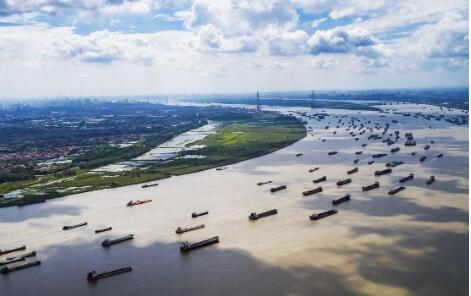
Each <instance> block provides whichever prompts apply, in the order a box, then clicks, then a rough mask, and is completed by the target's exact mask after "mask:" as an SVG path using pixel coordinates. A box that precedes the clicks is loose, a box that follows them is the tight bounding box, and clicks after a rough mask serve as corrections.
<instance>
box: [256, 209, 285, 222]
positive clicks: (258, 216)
mask: <svg viewBox="0 0 471 296" xmlns="http://www.w3.org/2000/svg"><path fill="white" fill-rule="evenodd" d="M275 214H278V210H277V209H273V210H269V211H265V212H261V213H259V214H257V213H255V212H254V213H250V215H249V219H250V220H253V221H255V220H258V219H260V218H263V217H268V216H271V215H275Z"/></svg>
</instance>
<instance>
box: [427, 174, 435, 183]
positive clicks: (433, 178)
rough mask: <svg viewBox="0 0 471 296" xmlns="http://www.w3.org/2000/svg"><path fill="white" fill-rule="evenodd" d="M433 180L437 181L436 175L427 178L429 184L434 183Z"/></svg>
mask: <svg viewBox="0 0 471 296" xmlns="http://www.w3.org/2000/svg"><path fill="white" fill-rule="evenodd" d="M433 182H435V176H433V175H432V176H430V178H429V179H428V180H427V185H430V184H432V183H433Z"/></svg>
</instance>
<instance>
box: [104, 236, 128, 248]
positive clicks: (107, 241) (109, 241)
mask: <svg viewBox="0 0 471 296" xmlns="http://www.w3.org/2000/svg"><path fill="white" fill-rule="evenodd" d="M131 239H134V234H129V235H126V236H123V237H120V238H116V239H105V240H104V241H103V242H102V243H101V245H102V246H103V247H109V246H111V245H114V244H119V243H122V242H125V241H127V240H131Z"/></svg>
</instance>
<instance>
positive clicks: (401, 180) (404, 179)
mask: <svg viewBox="0 0 471 296" xmlns="http://www.w3.org/2000/svg"><path fill="white" fill-rule="evenodd" d="M412 179H414V174H412V173H410V174H409V176H407V177H404V178H401V179H399V183H405V182H407V181H409V180H412Z"/></svg>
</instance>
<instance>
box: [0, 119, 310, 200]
mask: <svg viewBox="0 0 471 296" xmlns="http://www.w3.org/2000/svg"><path fill="white" fill-rule="evenodd" d="M186 128H189V127H188V126H187V127H186ZM186 128H185V129H182V130H180V132H183V131H184V130H186ZM193 128H196V126H194V127H193ZM173 136H174V134H168V133H167V134H166V133H162V134H159V135H158V136H155V137H150V136H149V137H147V138H146V139H145V140H144V141H141V142H139V143H137V144H136V147H133V148H132V149H130V150H124V151H126V152H123V153H113V152H112V151H108V152H107V153H106V152H104V151H101V150H99V149H98V150H97V151H96V152H93V153H90V154H86V156H85V157H84V158H83V161H85V162H84V163H87V164H90V163H92V164H94V165H85V166H83V165H81V166H80V167H73V168H70V169H68V170H65V171H62V172H60V173H57V174H55V175H51V176H43V177H37V178H36V179H35V180H27V181H16V182H5V183H3V184H0V194H5V193H8V192H10V191H12V190H19V189H21V191H22V195H23V197H22V198H15V199H4V198H0V207H4V206H11V205H17V204H22V203H23V204H24V203H26V204H27V203H35V202H41V201H44V200H46V199H50V198H56V197H60V196H64V195H70V194H76V193H81V192H85V191H91V190H98V189H104V188H113V187H119V186H125V185H131V184H138V183H143V182H149V181H154V180H159V179H163V178H168V177H171V176H176V175H183V174H188V173H194V172H198V171H202V170H207V169H210V168H214V167H219V166H224V165H228V164H232V163H236V162H240V161H243V160H247V159H250V158H253V157H257V156H261V155H264V154H268V153H271V152H273V151H275V150H278V149H281V148H283V147H286V146H288V145H290V144H292V143H294V142H296V141H298V140H300V139H302V138H303V137H305V136H306V130H305V128H304V125H303V124H302V123H301V122H299V121H298V120H297V119H296V118H294V117H290V116H283V115H278V114H275V113H268V112H267V113H260V114H255V113H253V114H251V116H247V117H244V118H237V119H235V118H234V119H231V120H226V121H224V122H223V123H222V124H221V126H220V127H219V128H218V130H217V132H216V133H215V134H212V135H209V136H207V137H206V138H204V139H203V140H200V141H196V142H194V143H191V144H190V145H204V148H201V149H197V150H188V151H185V152H183V153H182V154H181V155H178V156H177V157H175V158H174V159H173V160H172V161H170V162H165V163H161V164H158V165H154V166H152V167H150V168H147V169H134V170H131V171H125V172H119V173H109V172H107V173H96V172H91V171H90V168H94V167H96V164H98V163H106V164H108V163H111V161H112V162H115V161H116V160H118V161H120V160H123V159H129V158H132V157H135V156H136V153H137V152H142V151H144V152H146V151H148V150H149V149H150V148H153V147H155V146H157V145H159V144H161V143H162V141H163V140H164V139H170V138H171V137H173ZM141 147H144V148H145V149H142V148H141ZM141 149H142V150H141ZM144 152H142V153H144ZM139 154H141V153H139ZM139 154H137V155H139ZM185 155H186V156H190V155H203V156H204V158H183V156H185ZM102 158H103V159H105V160H106V162H105V161H103V162H101V159H102Z"/></svg>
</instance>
